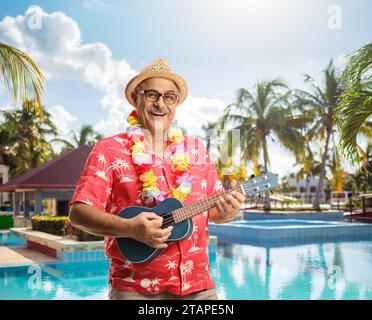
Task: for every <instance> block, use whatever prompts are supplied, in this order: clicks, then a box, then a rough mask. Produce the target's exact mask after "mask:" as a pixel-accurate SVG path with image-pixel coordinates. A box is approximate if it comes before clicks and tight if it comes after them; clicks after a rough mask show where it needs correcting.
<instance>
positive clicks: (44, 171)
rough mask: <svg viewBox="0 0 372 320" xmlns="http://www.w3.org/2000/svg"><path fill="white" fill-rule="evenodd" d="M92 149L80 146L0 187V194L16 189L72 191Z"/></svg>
mask: <svg viewBox="0 0 372 320" xmlns="http://www.w3.org/2000/svg"><path fill="white" fill-rule="evenodd" d="M91 150H92V147H89V146H86V145H84V146H81V147H79V148H76V149H74V150H72V151H69V152H66V153H64V154H62V155H60V156H59V157H57V158H55V159H53V160H52V161H50V162H48V163H45V164H43V165H42V166H40V167H38V168H35V169H31V170H30V171H28V172H25V173H24V174H21V175H19V176H17V177H15V178H14V179H12V180H10V181H9V182H7V183H5V184H3V185H0V192H9V191H14V190H16V189H74V188H75V187H76V184H77V182H78V180H79V178H80V175H81V172H82V171H83V168H84V165H85V162H86V160H87V159H88V156H89V153H90V151H91Z"/></svg>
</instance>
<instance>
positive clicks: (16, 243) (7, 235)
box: [0, 231, 26, 247]
mask: <svg viewBox="0 0 372 320" xmlns="http://www.w3.org/2000/svg"><path fill="white" fill-rule="evenodd" d="M25 244H26V241H25V240H24V239H22V238H20V237H18V236H16V235H14V234H13V233H11V232H9V231H7V232H0V246H7V247H23V246H25Z"/></svg>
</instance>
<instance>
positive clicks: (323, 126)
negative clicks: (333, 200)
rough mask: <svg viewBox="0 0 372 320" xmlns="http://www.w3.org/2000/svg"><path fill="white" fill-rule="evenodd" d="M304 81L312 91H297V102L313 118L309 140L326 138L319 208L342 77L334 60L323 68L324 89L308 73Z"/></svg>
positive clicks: (320, 180)
mask: <svg viewBox="0 0 372 320" xmlns="http://www.w3.org/2000/svg"><path fill="white" fill-rule="evenodd" d="M305 82H306V83H308V84H310V86H311V92H306V91H303V90H296V98H297V101H296V102H297V107H298V109H299V110H300V111H301V112H303V113H305V114H307V115H309V116H310V117H312V118H313V119H314V121H313V122H312V123H311V125H310V126H309V128H308V130H307V132H306V139H307V140H308V141H312V140H314V139H316V140H320V141H324V140H325V142H324V147H323V152H322V157H321V165H320V174H319V183H318V187H317V190H316V195H315V200H314V208H315V209H316V210H320V199H321V193H322V190H323V179H324V177H325V168H326V160H327V156H328V152H329V149H330V143H331V142H332V136H333V134H334V122H333V115H334V111H335V108H336V106H337V105H338V103H339V97H340V95H341V93H342V79H341V77H340V76H338V75H337V74H336V70H335V68H334V65H333V61H332V60H331V61H330V63H329V64H328V66H327V68H326V69H325V70H324V88H323V89H321V88H320V87H319V85H318V84H317V83H316V81H315V80H314V79H313V78H312V77H311V76H309V75H305Z"/></svg>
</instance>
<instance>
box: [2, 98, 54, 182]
mask: <svg viewBox="0 0 372 320" xmlns="http://www.w3.org/2000/svg"><path fill="white" fill-rule="evenodd" d="M36 103H37V102H33V101H32V102H30V101H26V102H24V103H23V106H22V109H13V110H8V111H3V110H0V113H1V115H2V116H3V118H4V122H3V123H1V127H0V156H1V158H2V159H3V162H4V164H6V165H9V167H10V175H11V176H17V175H19V174H21V173H24V172H26V171H28V170H30V169H32V168H36V167H38V166H40V165H41V164H43V163H45V162H47V161H50V160H52V159H53V157H54V156H55V154H54V151H53V149H52V147H51V145H50V144H49V142H48V141H47V136H56V135H57V129H56V127H55V125H54V123H53V121H52V120H51V115H50V114H49V113H48V112H47V111H46V110H45V109H43V110H42V111H41V113H39V114H36V116H35V115H34V114H33V113H32V112H31V111H30V110H35V107H36V106H35V104H36Z"/></svg>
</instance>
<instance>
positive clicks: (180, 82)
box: [125, 71, 188, 108]
mask: <svg viewBox="0 0 372 320" xmlns="http://www.w3.org/2000/svg"><path fill="white" fill-rule="evenodd" d="M154 77H158V78H166V79H169V80H172V81H174V83H175V84H176V85H177V87H178V90H179V91H180V97H179V101H178V102H177V104H178V105H180V104H181V103H182V102H183V101H184V100H185V99H186V96H187V93H188V87H187V83H186V81H185V80H184V79H183V78H182V77H180V76H179V75H178V74H176V73H173V72H169V71H147V72H144V73H140V74H138V75H137V76H135V77H134V78H133V79H132V80H130V81H129V82H128V84H127V86H126V87H125V96H126V98H127V100H128V101H129V103H130V104H131V105H132V106H133V107H135V108H136V107H137V106H136V102H135V101H134V99H133V96H132V94H133V93H134V92H135V88H136V87H137V85H138V84H139V83H141V82H142V81H144V80H146V79H149V78H154Z"/></svg>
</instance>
